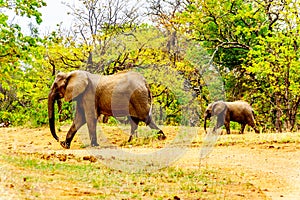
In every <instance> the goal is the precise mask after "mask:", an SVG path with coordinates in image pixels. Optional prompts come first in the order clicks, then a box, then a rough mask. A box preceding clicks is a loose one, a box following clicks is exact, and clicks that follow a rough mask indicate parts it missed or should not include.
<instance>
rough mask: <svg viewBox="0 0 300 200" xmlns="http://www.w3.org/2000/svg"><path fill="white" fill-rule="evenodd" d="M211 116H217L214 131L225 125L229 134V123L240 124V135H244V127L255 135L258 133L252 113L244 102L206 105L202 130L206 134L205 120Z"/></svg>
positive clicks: (220, 102)
mask: <svg viewBox="0 0 300 200" xmlns="http://www.w3.org/2000/svg"><path fill="white" fill-rule="evenodd" d="M211 116H217V124H216V126H215V127H214V130H216V129H218V128H220V127H221V126H223V125H225V128H226V132H227V134H230V121H234V122H238V123H240V124H241V130H240V134H243V133H244V129H245V126H246V125H247V124H248V125H249V126H251V127H252V128H253V129H254V131H255V133H259V131H258V129H257V128H256V126H255V121H254V111H253V109H252V107H251V106H250V105H249V104H248V103H247V102H244V101H234V102H224V101H217V102H214V103H211V104H209V105H208V107H207V109H206V110H205V113H204V130H205V132H206V120H207V119H209V118H210V117H211Z"/></svg>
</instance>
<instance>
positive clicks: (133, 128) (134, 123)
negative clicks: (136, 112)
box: [128, 117, 140, 142]
mask: <svg viewBox="0 0 300 200" xmlns="http://www.w3.org/2000/svg"><path fill="white" fill-rule="evenodd" d="M129 121H130V125H131V131H130V136H129V139H128V142H130V141H131V140H132V137H133V135H134V134H135V133H136V129H137V127H138V124H139V122H140V120H139V119H138V118H136V117H129ZM136 135H137V133H136Z"/></svg>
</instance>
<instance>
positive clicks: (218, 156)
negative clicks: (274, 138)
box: [0, 127, 300, 199]
mask: <svg viewBox="0 0 300 200" xmlns="http://www.w3.org/2000/svg"><path fill="white" fill-rule="evenodd" d="M67 130H68V127H67V128H63V131H62V132H60V133H59V134H61V137H64V136H65V133H66V131H67ZM111 130H112V133H113V134H112V135H113V136H112V135H109V136H108V137H107V138H108V139H109V140H113V142H111V144H113V145H116V146H119V147H120V146H122V148H128V149H131V148H133V149H136V151H138V152H144V151H146V152H147V151H152V150H153V149H159V148H162V147H163V146H164V145H165V144H166V143H168V142H169V141H170V140H172V139H173V136H172V129H170V130H169V129H167V128H166V131H165V132H166V135H167V140H165V141H156V140H155V139H150V140H149V141H148V142H149V143H147V144H146V146H143V145H144V144H140V146H133V147H132V146H131V145H127V144H126V145H124V141H126V140H127V139H128V135H122V134H119V135H118V134H117V132H118V130H117V129H115V128H111ZM87 135H88V134H87ZM199 137H202V136H199ZM220 137H223V136H220ZM238 137H239V136H238ZM243 137H247V138H248V137H249V138H251V137H257V135H255V134H253V133H248V134H246V135H244V136H243ZM196 140H197V139H196ZM153 141H154V142H153ZM151 142H153V143H154V144H152V143H151ZM195 143H197V144H196V145H194V146H196V147H193V148H190V149H189V150H188V151H187V153H186V154H185V155H184V156H183V157H182V158H180V159H179V160H177V161H176V162H175V163H173V164H172V165H173V166H177V167H182V168H193V169H194V168H200V169H201V168H204V167H206V166H213V167H214V168H216V169H218V170H220V171H223V172H224V174H227V175H228V174H229V175H230V174H232V176H233V177H240V179H241V180H242V181H243V183H241V184H245V182H246V184H249V188H251V189H250V190H249V191H245V190H244V191H241V192H237V191H236V189H234V187H236V188H239V186H238V185H236V186H234V185H231V187H232V188H225V190H226V191H228V193H227V194H226V195H225V196H224V198H225V199H226V197H233V196H234V197H236V198H235V199H253V198H254V197H255V195H254V194H256V195H257V194H264V195H266V196H267V198H268V199H299V197H300V151H299V150H300V144H299V142H292V143H288V142H287V143H268V142H261V143H260V142H259V141H258V142H257V143H251V144H249V145H247V144H239V143H234V142H232V143H230V145H229V146H226V145H219V146H216V147H214V149H213V151H212V152H211V153H210V154H209V155H208V156H207V157H206V158H204V159H201V161H200V159H199V158H200V150H201V144H200V143H198V141H196V142H195ZM149 144H150V145H149ZM100 145H101V144H100ZM83 147H84V145H83V144H82V143H81V141H80V139H79V138H78V136H75V138H74V140H73V142H72V145H71V149H70V150H65V149H62V147H61V146H60V145H59V143H57V142H56V141H55V140H54V139H53V138H52V136H51V134H50V132H49V131H48V128H47V127H45V128H40V129H28V128H1V129H0V151H1V154H5V155H11V154H17V155H18V154H23V155H24V154H25V155H33V156H35V157H37V158H40V159H42V160H51V161H55V162H89V163H94V162H98V161H99V160H98V159H99V158H98V159H97V158H96V157H94V156H92V155H89V152H88V151H87V150H85V149H84V148H83ZM99 148H102V147H101V146H100V147H99ZM16 172H18V170H17V169H16ZM7 176H9V174H8V175H7ZM49 176H52V175H51V174H50V175H49ZM2 179H3V178H2ZM0 182H1V180H0ZM24 184H25V185H26V177H25V178H24ZM250 186H251V187H250ZM252 186H253V187H252ZM14 187H16V184H14V183H11V185H6V186H5V188H1V185H0V192H1V191H5V190H6V188H10V190H11V189H13V188H14ZM26 187H27V186H26ZM28 187H29V186H28ZM30 187H32V188H34V186H30ZM32 188H31V189H32ZM46 188H47V187H46ZM48 189H49V188H48ZM56 189H58V190H62V188H56ZM45 192H46V190H45ZM47 192H49V191H47ZM50 192H51V191H50ZM204 192H205V191H204ZM61 193H62V194H65V195H66V194H68V195H69V196H84V195H92V194H93V193H95V191H92V190H91V191H81V190H80V189H78V188H77V189H76V188H73V189H72V190H70V191H68V190H63V191H62V192H61ZM231 193H233V194H231ZM253 195H254V196H253ZM252 197H253V198H252Z"/></svg>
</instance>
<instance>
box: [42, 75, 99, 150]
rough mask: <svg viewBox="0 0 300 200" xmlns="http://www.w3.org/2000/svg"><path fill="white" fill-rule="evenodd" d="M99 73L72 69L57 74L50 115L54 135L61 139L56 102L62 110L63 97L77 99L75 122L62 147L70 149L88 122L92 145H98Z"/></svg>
mask: <svg viewBox="0 0 300 200" xmlns="http://www.w3.org/2000/svg"><path fill="white" fill-rule="evenodd" d="M99 80H100V76H99V75H95V74H91V73H89V72H85V71H72V72H70V73H59V74H57V76H56V78H55V80H54V82H53V84H52V87H51V90H50V92H49V95H48V117H49V126H50V130H51V133H52V136H53V137H54V138H55V139H56V140H57V141H59V138H58V136H57V135H56V132H55V123H54V121H55V119H54V103H55V101H57V103H58V107H59V111H61V99H62V98H64V100H65V101H68V102H69V101H72V100H73V101H76V102H77V103H76V113H75V118H74V120H73V123H72V125H71V127H70V129H69V131H68V133H67V135H66V140H65V141H61V142H60V144H61V146H62V147H64V148H66V149H69V148H70V145H71V142H72V140H73V138H74V136H75V134H76V132H77V131H78V129H79V128H80V127H81V126H82V125H84V124H85V123H87V126H88V130H89V136H90V140H91V146H98V145H99V144H98V143H97V135H96V123H97V118H96V113H95V109H94V108H95V92H96V86H97V84H98V81H99Z"/></svg>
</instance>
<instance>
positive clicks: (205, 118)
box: [204, 116, 207, 133]
mask: <svg viewBox="0 0 300 200" xmlns="http://www.w3.org/2000/svg"><path fill="white" fill-rule="evenodd" d="M206 120H207V116H205V117H204V131H205V133H206Z"/></svg>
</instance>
